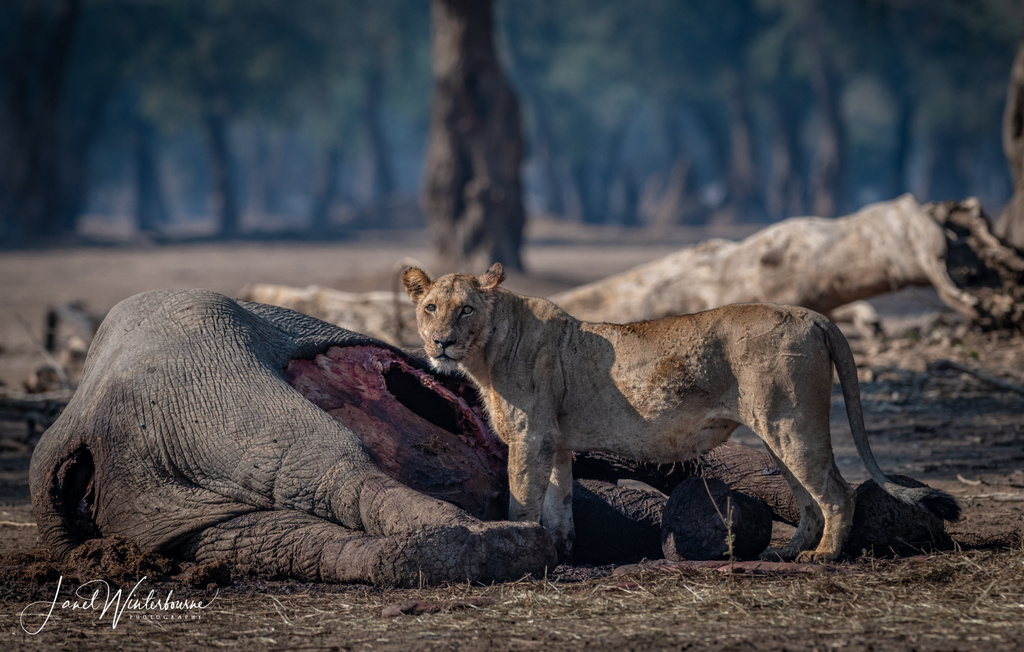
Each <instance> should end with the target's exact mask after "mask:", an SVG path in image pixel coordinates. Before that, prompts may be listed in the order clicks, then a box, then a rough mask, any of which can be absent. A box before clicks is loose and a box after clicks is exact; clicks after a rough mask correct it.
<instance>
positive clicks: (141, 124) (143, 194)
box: [132, 117, 170, 233]
mask: <svg viewBox="0 0 1024 652" xmlns="http://www.w3.org/2000/svg"><path fill="white" fill-rule="evenodd" d="M154 132H155V130H154V128H153V125H152V124H150V123H149V121H148V120H146V119H145V118H142V117H139V118H137V119H136V120H135V124H134V125H133V134H132V136H133V137H132V145H133V149H134V154H135V228H136V229H138V230H139V232H141V233H156V232H159V231H160V229H161V227H162V226H163V225H165V224H167V223H168V222H169V221H170V220H169V216H168V213H167V202H166V201H165V199H164V192H163V188H162V187H161V185H160V169H159V166H158V165H157V155H156V152H155V151H154V146H153V140H154Z"/></svg>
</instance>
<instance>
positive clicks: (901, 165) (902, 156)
mask: <svg viewBox="0 0 1024 652" xmlns="http://www.w3.org/2000/svg"><path fill="white" fill-rule="evenodd" d="M900 95H901V93H900V92H898V90H894V91H893V96H894V97H896V98H900ZM898 102H899V108H898V111H897V116H896V134H895V136H896V138H895V142H894V143H893V153H892V169H891V170H890V171H889V193H888V194H889V196H890V197H898V196H899V195H901V194H903V193H904V192H906V191H907V181H906V180H907V164H908V161H909V159H910V137H911V134H912V132H913V128H914V105H913V104H912V103H911V102H910V100H909V99H906V98H901V99H899V100H898Z"/></svg>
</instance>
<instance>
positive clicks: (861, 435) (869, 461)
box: [825, 321, 960, 521]
mask: <svg viewBox="0 0 1024 652" xmlns="http://www.w3.org/2000/svg"><path fill="white" fill-rule="evenodd" d="M825 341H826V343H827V344H828V349H829V352H830V353H831V354H832V362H833V364H835V366H836V373H837V374H838V376H839V384H840V386H841V387H842V388H843V399H844V400H845V401H846V416H847V418H848V419H849V420H850V430H851V431H852V432H853V443H854V444H856V446H857V453H858V454H859V455H860V459H861V460H862V461H863V462H864V466H865V467H867V470H868V473H870V474H871V478H872V479H873V480H874V481H875V482H876V483H878V486H880V487H882V488H883V489H885V491H886V493H888V494H889V495H890V496H892V497H893V498H897V499H899V500H901V501H903V502H904V503H907V504H908V505H914V506H916V507H919V508H921V509H924V510H926V511H928V512H930V513H931V514H934V515H935V516H937V517H939V518H941V519H942V520H944V521H956V520H958V519H959V518H960V505H959V504H957V502H956V499H955V498H953V497H952V496H950V495H949V494H948V493H946V492H945V491H942V490H939V489H933V488H931V487H916V488H912V487H904V486H901V485H898V484H896V483H895V482H893V481H892V480H891V479H890V478H889V477H888V476H887V475H885V473H883V472H882V469H880V468H879V467H878V462H876V461H875V456H874V454H873V453H872V452H871V447H870V446H869V445H868V436H867V430H866V429H865V427H864V410H863V408H862V407H861V402H860V383H858V381H857V366H856V364H855V363H854V361H853V352H852V351H851V350H850V344H849V342H847V341H846V337H845V336H844V335H843V334H842V332H841V331H840V330H839V327H838V326H836V325H835V324H833V323H832V322H831V321H828V322H827V323H826V325H825Z"/></svg>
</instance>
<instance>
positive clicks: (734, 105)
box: [726, 71, 763, 222]
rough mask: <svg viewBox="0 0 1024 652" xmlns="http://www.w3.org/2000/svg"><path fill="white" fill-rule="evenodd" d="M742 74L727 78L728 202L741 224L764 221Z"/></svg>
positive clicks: (751, 119)
mask: <svg viewBox="0 0 1024 652" xmlns="http://www.w3.org/2000/svg"><path fill="white" fill-rule="evenodd" d="M746 86H747V85H746V84H745V83H744V79H743V76H742V74H741V73H740V72H739V71H734V72H732V73H731V74H729V76H728V81H727V90H726V110H727V111H728V114H729V177H728V179H729V184H728V190H727V192H728V199H727V201H728V202H729V203H730V204H731V205H732V208H733V210H734V211H735V214H736V217H737V218H738V219H739V221H744V222H750V221H757V220H759V219H761V218H762V217H763V209H762V207H761V202H760V198H759V196H758V182H759V179H760V174H759V172H758V169H757V158H756V156H755V154H754V129H753V116H752V114H751V112H750V103H749V100H748V98H747V93H746Z"/></svg>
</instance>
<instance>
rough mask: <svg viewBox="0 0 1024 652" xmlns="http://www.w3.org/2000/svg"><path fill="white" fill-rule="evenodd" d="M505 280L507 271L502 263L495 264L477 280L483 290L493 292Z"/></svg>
mask: <svg viewBox="0 0 1024 652" xmlns="http://www.w3.org/2000/svg"><path fill="white" fill-rule="evenodd" d="M504 280H505V269H504V268H503V267H502V266H501V263H494V264H493V265H491V268H490V269H489V270H487V271H486V272H484V273H483V275H482V276H479V277H478V278H477V281H479V283H480V289H481V290H493V289H495V288H497V287H498V286H499V285H501V282H502V281H504Z"/></svg>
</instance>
